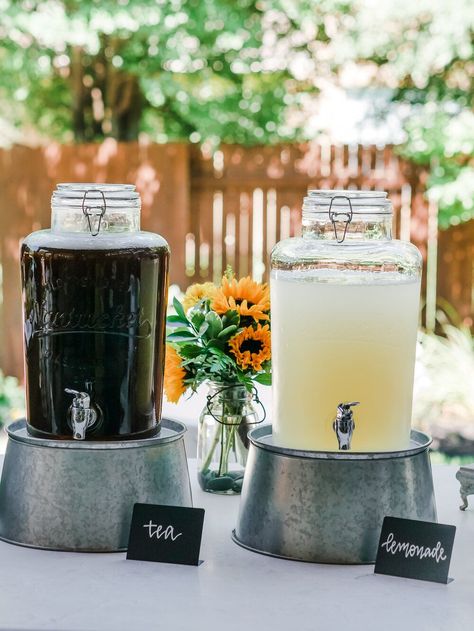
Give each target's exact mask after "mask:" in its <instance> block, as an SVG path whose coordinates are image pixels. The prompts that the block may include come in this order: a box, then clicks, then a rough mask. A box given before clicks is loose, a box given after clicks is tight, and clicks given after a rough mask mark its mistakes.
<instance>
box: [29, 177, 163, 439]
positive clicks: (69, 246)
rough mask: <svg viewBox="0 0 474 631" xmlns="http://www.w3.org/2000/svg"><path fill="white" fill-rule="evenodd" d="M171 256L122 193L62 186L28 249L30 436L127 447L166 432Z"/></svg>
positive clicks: (119, 187) (121, 188)
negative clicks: (162, 426)
mask: <svg viewBox="0 0 474 631" xmlns="http://www.w3.org/2000/svg"><path fill="white" fill-rule="evenodd" d="M168 264H169V248H168V245H167V243H166V241H165V240H164V239H163V238H162V237H161V236H160V235H158V234H153V233H150V232H143V231H141V230H140V197H139V195H138V193H137V192H136V191H135V187H134V186H131V185H124V184H59V185H58V187H57V189H56V191H54V193H53V197H52V221H51V229H50V230H40V231H38V232H33V233H32V234H30V235H29V236H28V237H26V239H25V240H24V241H23V244H22V249H21V269H22V282H23V307H24V338H25V360H26V361H25V366H26V388H27V422H28V431H29V432H30V433H31V434H33V435H35V436H39V437H47V438H76V439H80V440H83V439H91V440H93V439H99V440H104V439H109V440H113V439H121V440H123V439H128V438H137V437H146V436H150V435H153V434H155V433H156V432H157V431H158V429H159V419H160V414H161V398H162V380H163V370H164V357H165V345H164V342H165V317H166V301H167V288H168Z"/></svg>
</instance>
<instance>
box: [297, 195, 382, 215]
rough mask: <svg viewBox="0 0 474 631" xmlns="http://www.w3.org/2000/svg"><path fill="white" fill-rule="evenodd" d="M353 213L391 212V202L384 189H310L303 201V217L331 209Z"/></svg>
mask: <svg viewBox="0 0 474 631" xmlns="http://www.w3.org/2000/svg"><path fill="white" fill-rule="evenodd" d="M333 208H334V209H335V210H336V209H337V211H341V210H345V211H351V213H354V214H361V215H367V214H372V213H373V214H391V213H392V203H391V201H390V200H389V199H388V198H387V193H386V192H385V191H360V190H357V191H356V190H343V189H340V190H337V189H335V190H327V189H326V190H325V189H310V190H308V195H307V197H305V198H304V202H303V217H311V216H312V215H314V214H316V213H328V212H330V210H331V209H333Z"/></svg>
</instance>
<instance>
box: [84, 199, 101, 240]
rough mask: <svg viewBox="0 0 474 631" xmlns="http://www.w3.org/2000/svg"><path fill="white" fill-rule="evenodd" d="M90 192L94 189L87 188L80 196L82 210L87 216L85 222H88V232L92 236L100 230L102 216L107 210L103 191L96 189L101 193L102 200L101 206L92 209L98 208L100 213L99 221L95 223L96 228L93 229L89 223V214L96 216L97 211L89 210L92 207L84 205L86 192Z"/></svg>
mask: <svg viewBox="0 0 474 631" xmlns="http://www.w3.org/2000/svg"><path fill="white" fill-rule="evenodd" d="M92 192H96V191H95V189H90V188H89V189H87V190H86V191H84V197H83V198H82V212H83V213H84V215H85V217H86V218H87V223H88V224H89V232H90V233H91V235H92V236H93V237H96V236H97V235H98V234H99V232H100V225H101V223H102V217H103V216H104V215H105V211H106V210H107V203H106V201H105V195H104V191H100V190H99V191H97V192H99V193H100V194H101V195H102V200H103V202H104V205H103V206H95V207H94V210H96V209H100V214H99V223H98V225H97V230H93V229H92V223H91V216H92V215H93V216H94V217H97V215H98V213H94V212H91V211H92V210H93V207H91V206H86V198H87V194H88V193H92Z"/></svg>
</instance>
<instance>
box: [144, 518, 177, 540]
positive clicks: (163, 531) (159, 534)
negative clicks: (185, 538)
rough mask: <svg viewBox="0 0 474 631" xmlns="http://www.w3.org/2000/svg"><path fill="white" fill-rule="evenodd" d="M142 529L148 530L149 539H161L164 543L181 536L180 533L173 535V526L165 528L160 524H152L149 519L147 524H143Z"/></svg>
mask: <svg viewBox="0 0 474 631" xmlns="http://www.w3.org/2000/svg"><path fill="white" fill-rule="evenodd" d="M143 528H148V536H149V537H150V539H153V537H156V538H157V539H161V538H163V539H164V540H165V541H166V540H168V539H171V541H176V539H177V538H178V537H181V535H182V534H183V533H182V532H177V533H176V534H175V532H174V528H173V526H166V528H165V527H164V526H162V525H161V524H154V523H153V522H152V520H151V519H150V521H149V522H148V524H143Z"/></svg>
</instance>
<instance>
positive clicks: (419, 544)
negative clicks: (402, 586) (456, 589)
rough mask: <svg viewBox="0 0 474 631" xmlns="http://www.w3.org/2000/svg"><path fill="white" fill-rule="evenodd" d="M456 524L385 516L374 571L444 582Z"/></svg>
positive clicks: (446, 578) (446, 580)
mask: <svg viewBox="0 0 474 631" xmlns="http://www.w3.org/2000/svg"><path fill="white" fill-rule="evenodd" d="M455 533H456V527H455V526H447V525H446V524H434V523H432V522H427V521H416V520H414V519H399V518H397V517H385V519H384V522H383V526H382V533H381V535H380V541H379V547H378V551H377V560H376V562H375V570H374V571H375V573H376V574H390V575H392V576H403V577H405V578H416V579H420V580H424V581H434V582H435V583H447V582H448V572H449V564H450V562H451V552H452V550H453V543H454V535H455Z"/></svg>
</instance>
